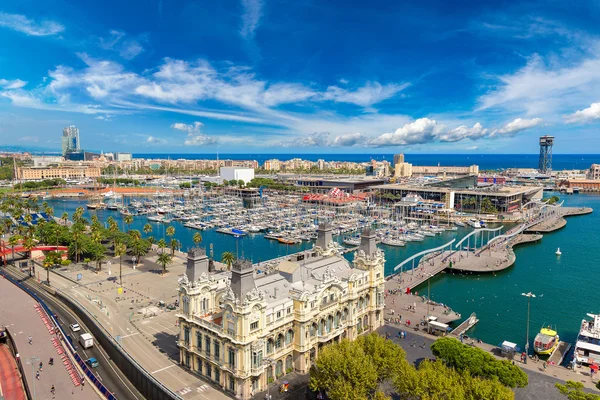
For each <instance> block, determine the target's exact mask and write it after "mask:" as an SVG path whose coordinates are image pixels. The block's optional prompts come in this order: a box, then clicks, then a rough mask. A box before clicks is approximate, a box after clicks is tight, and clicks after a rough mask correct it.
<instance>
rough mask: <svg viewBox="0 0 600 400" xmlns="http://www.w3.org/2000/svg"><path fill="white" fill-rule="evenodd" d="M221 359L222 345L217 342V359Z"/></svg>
mask: <svg viewBox="0 0 600 400" xmlns="http://www.w3.org/2000/svg"><path fill="white" fill-rule="evenodd" d="M220 357H221V345H220V344H219V343H217V342H215V358H216V359H217V360H218V359H219V358H220Z"/></svg>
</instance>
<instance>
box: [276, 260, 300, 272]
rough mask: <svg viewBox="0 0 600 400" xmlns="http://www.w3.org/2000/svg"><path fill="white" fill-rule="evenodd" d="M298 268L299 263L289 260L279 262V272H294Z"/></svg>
mask: <svg viewBox="0 0 600 400" xmlns="http://www.w3.org/2000/svg"><path fill="white" fill-rule="evenodd" d="M297 269H298V264H296V263H295V262H291V261H288V260H283V261H282V262H280V263H279V272H285V273H288V274H293V273H294V272H295V271H296V270H297Z"/></svg>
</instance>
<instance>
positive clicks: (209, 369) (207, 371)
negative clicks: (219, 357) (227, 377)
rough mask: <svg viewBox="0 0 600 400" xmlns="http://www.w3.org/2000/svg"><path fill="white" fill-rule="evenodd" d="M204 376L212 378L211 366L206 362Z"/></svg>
mask: <svg viewBox="0 0 600 400" xmlns="http://www.w3.org/2000/svg"><path fill="white" fill-rule="evenodd" d="M206 376H207V377H209V378H212V366H211V365H210V364H209V363H206Z"/></svg>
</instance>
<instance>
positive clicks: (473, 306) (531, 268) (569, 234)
mask: <svg viewBox="0 0 600 400" xmlns="http://www.w3.org/2000/svg"><path fill="white" fill-rule="evenodd" d="M546 195H547V196H549V195H557V196H558V197H560V199H561V200H564V201H565V203H564V205H565V206H575V207H577V206H588V207H592V208H593V209H594V210H595V211H594V212H593V213H592V214H589V215H585V216H575V217H569V218H568V220H567V225H566V227H565V228H563V229H561V230H559V231H557V232H553V233H548V234H545V235H544V237H543V239H542V240H541V241H540V242H538V243H532V244H526V245H522V246H518V247H516V248H515V254H516V256H517V259H516V263H515V264H514V265H513V266H512V267H510V268H508V269H506V270H504V271H502V272H498V273H495V274H469V275H461V274H450V273H442V274H439V275H438V276H436V277H435V278H432V280H431V298H432V299H433V300H434V301H437V302H440V303H444V304H447V305H449V306H450V307H452V308H453V309H454V310H455V311H457V312H459V313H461V314H462V317H463V319H464V318H466V317H468V316H469V315H470V314H471V313H472V312H475V313H476V315H477V317H478V318H479V323H478V324H477V325H476V326H475V327H474V328H473V329H472V330H471V331H469V333H468V334H469V335H470V336H472V337H475V338H478V339H481V340H483V341H484V342H486V343H490V344H494V345H495V344H499V343H501V342H502V341H504V340H508V341H511V342H515V343H517V344H519V345H520V347H521V348H523V347H524V343H525V340H526V339H525V337H526V317H527V298H525V297H523V296H522V295H521V294H522V293H527V292H532V293H534V294H535V295H536V297H535V298H533V299H532V300H531V322H530V324H531V325H530V326H531V339H532V340H533V337H534V336H535V334H536V333H537V332H538V331H539V329H540V328H541V327H542V326H547V325H551V326H553V327H556V329H557V330H558V332H559V335H560V336H561V339H562V340H566V341H569V342H571V343H573V342H574V341H575V339H576V336H577V333H578V329H579V326H580V323H581V320H582V319H583V318H585V317H586V314H587V313H600V304H599V302H598V298H597V297H596V296H597V294H598V289H599V288H600V271H599V270H600V265H599V264H598V260H600V246H598V245H597V244H598V243H599V242H600V230H599V229H598V227H599V226H600V195H594V194H575V195H563V194H560V193H552V192H550V193H546ZM48 203H49V204H50V205H51V206H52V207H54V210H55V215H61V214H62V213H63V212H67V213H69V215H72V213H73V212H74V211H75V209H76V208H77V207H78V206H82V207H84V208H85V203H86V202H85V201H84V200H71V199H69V200H65V199H53V200H48ZM94 213H95V214H96V215H97V216H98V217H99V219H100V221H106V219H107V218H108V217H109V216H112V217H113V218H114V219H115V220H116V221H117V222H118V223H119V225H120V226H121V228H122V229H123V230H125V229H126V226H125V225H124V221H123V218H122V216H121V215H120V214H119V213H118V212H116V211H110V210H97V211H90V210H86V211H85V215H86V217H87V218H90V217H91V215H92V214H94ZM147 222H148V221H147V220H146V218H145V217H136V218H135V219H134V222H133V224H132V225H131V227H130V228H131V229H138V230H140V231H141V230H142V227H143V225H144V224H146V223H147ZM151 224H152V226H153V232H152V233H151V235H153V236H154V237H155V238H157V239H160V238H165V239H168V238H167V237H166V236H165V235H166V232H165V230H166V227H167V225H166V224H161V223H151ZM172 226H174V227H175V237H176V238H177V239H178V240H179V241H180V242H181V243H182V250H183V251H186V250H187V249H189V248H190V247H192V246H193V245H194V244H193V241H192V237H193V235H194V233H195V232H199V231H195V230H193V229H190V228H186V227H184V226H183V224H182V223H180V222H177V221H173V223H172ZM509 228H510V226H506V227H505V229H509ZM469 232H470V228H459V230H458V231H456V232H445V233H443V234H442V235H438V236H436V237H427V238H426V239H425V240H424V241H422V242H410V243H407V245H406V246H405V247H397V248H396V247H388V246H384V245H381V248H382V249H383V250H384V252H385V255H386V266H385V272H386V275H390V274H393V273H394V267H395V266H397V265H398V264H399V263H400V262H402V261H403V260H405V259H406V258H408V257H410V256H411V255H413V254H416V253H418V252H420V251H423V250H426V249H429V248H433V247H437V246H440V245H442V244H445V243H447V242H449V241H450V240H452V239H453V238H456V239H460V238H462V237H464V236H465V235H466V234H467V233H469ZM201 234H202V237H203V241H202V245H203V246H205V247H206V248H207V250H208V252H209V254H212V256H213V257H214V258H215V259H217V260H219V259H220V258H221V254H222V253H223V252H225V251H231V252H233V253H234V254H236V255H237V256H238V257H244V258H247V259H250V260H252V261H253V262H255V263H256V262H261V261H265V260H268V259H271V258H275V257H278V256H284V255H287V254H291V253H294V252H298V251H300V250H303V249H306V248H309V247H310V246H312V244H311V243H302V244H298V245H284V244H280V243H278V242H276V241H273V240H268V239H265V238H263V236H262V234H256V235H248V236H246V237H243V238H239V239H236V238H234V237H233V236H230V235H224V234H221V233H217V232H215V231H214V230H207V231H201ZM336 240H338V241H340V240H341V238H336ZM559 247H560V249H561V251H562V255H561V256H556V255H555V252H556V249H557V248H559ZM352 257H353V254H347V255H346V258H347V259H348V260H351V259H352ZM415 290H418V291H420V292H421V293H425V292H426V290H427V285H426V284H425V285H423V287H421V288H415Z"/></svg>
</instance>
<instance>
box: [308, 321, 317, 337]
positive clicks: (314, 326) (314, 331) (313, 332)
mask: <svg viewBox="0 0 600 400" xmlns="http://www.w3.org/2000/svg"><path fill="white" fill-rule="evenodd" d="M318 330H319V327H318V326H317V323H316V322H313V324H312V325H311V326H310V336H315V335H316V334H317V331H318Z"/></svg>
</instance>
